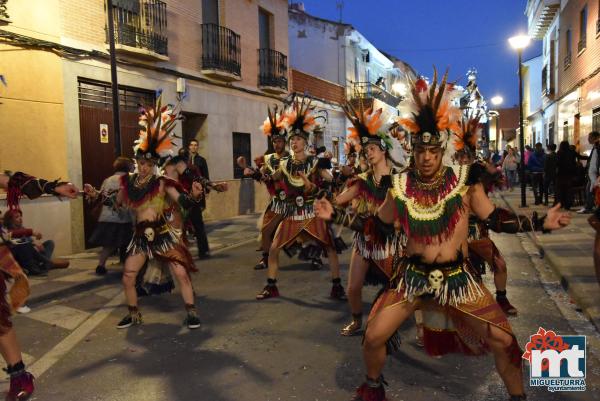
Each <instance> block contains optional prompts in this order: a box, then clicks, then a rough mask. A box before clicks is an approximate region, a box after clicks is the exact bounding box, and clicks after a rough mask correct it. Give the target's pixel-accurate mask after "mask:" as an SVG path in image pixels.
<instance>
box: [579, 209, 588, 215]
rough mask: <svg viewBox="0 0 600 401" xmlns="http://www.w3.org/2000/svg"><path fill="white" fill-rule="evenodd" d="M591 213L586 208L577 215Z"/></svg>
mask: <svg viewBox="0 0 600 401" xmlns="http://www.w3.org/2000/svg"><path fill="white" fill-rule="evenodd" d="M589 212H590V211H589V210H587V209H586V208H581V209H579V210H578V211H577V213H579V214H583V213H589Z"/></svg>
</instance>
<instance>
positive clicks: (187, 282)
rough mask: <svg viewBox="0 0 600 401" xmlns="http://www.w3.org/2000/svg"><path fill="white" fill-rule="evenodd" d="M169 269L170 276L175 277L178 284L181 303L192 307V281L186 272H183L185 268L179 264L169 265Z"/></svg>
mask: <svg viewBox="0 0 600 401" xmlns="http://www.w3.org/2000/svg"><path fill="white" fill-rule="evenodd" d="M169 269H170V270H171V275H172V276H173V277H175V279H176V280H177V282H178V283H179V289H180V291H181V297H182V298H183V302H185V304H186V305H194V303H195V300H194V288H193V287H192V280H191V279H190V275H189V274H188V272H187V271H186V270H185V267H183V266H182V265H180V264H179V263H170V264H169Z"/></svg>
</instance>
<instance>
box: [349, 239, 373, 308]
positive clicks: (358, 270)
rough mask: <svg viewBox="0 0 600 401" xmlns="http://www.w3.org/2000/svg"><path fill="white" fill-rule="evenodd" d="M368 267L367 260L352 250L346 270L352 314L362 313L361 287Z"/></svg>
mask: <svg viewBox="0 0 600 401" xmlns="http://www.w3.org/2000/svg"><path fill="white" fill-rule="evenodd" d="M368 269H369V262H368V261H367V260H365V259H364V258H363V257H362V256H360V255H359V254H358V253H356V250H355V249H353V250H352V256H351V257H350V271H349V272H348V304H349V305H350V312H352V314H353V315H356V314H359V313H362V288H363V283H364V281H365V276H366V275H367V271H368Z"/></svg>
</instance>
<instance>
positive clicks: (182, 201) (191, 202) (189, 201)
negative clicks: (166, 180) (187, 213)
mask: <svg viewBox="0 0 600 401" xmlns="http://www.w3.org/2000/svg"><path fill="white" fill-rule="evenodd" d="M177 203H179V206H181V207H182V208H184V209H190V208H192V207H194V206H196V205H199V204H200V200H195V199H194V198H192V197H191V195H188V194H185V193H180V194H179V198H177Z"/></svg>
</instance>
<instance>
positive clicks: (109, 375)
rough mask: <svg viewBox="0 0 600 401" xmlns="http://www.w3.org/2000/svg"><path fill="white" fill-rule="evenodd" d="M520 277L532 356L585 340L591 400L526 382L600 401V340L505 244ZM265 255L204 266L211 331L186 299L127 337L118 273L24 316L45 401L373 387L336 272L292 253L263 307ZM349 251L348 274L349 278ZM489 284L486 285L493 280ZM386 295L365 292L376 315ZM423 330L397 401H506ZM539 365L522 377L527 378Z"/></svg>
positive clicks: (395, 372)
mask: <svg viewBox="0 0 600 401" xmlns="http://www.w3.org/2000/svg"><path fill="white" fill-rule="evenodd" d="M496 238H497V244H498V246H499V248H500V249H501V251H502V252H503V254H504V255H505V257H506V259H507V262H508V266H509V286H508V290H509V292H508V295H509V297H510V300H511V302H512V303H513V304H514V305H515V306H516V307H517V308H518V309H519V316H518V317H516V318H511V323H512V325H513V328H514V330H515V333H516V334H517V337H518V339H519V342H520V344H521V346H524V345H525V343H526V342H527V340H528V338H529V336H530V335H532V334H534V333H535V332H537V330H538V327H540V326H541V327H544V328H546V329H552V330H555V331H556V332H558V333H559V334H577V333H583V334H587V335H588V352H587V377H586V382H587V386H588V389H587V391H585V392H580V393H550V392H548V391H547V390H546V389H543V388H530V387H529V385H528V384H527V385H526V389H527V392H528V394H529V399H530V400H594V399H600V392H599V391H598V388H599V385H600V363H599V362H598V359H597V358H598V355H597V353H598V351H599V350H600V348H599V347H600V345H598V343H599V342H600V340H599V335H598V333H597V332H596V331H594V330H593V329H592V328H591V325H590V324H589V323H588V322H587V321H586V320H585V319H584V318H583V317H582V316H581V314H580V313H578V311H577V306H576V305H574V304H572V303H571V302H570V301H569V299H568V297H567V296H566V295H565V293H564V291H562V289H561V288H560V285H558V283H557V282H556V281H555V279H554V278H553V277H552V274H551V273H550V270H549V269H548V268H547V267H546V266H545V265H544V262H543V260H541V259H539V257H537V256H536V255H535V254H532V255H530V254H529V252H531V250H532V249H533V247H532V246H531V244H530V243H529V242H528V240H526V239H525V238H524V237H517V236H502V237H496ZM257 255H258V253H257V252H255V250H254V244H246V245H242V246H239V247H234V248H231V249H225V250H222V251H220V252H219V253H217V254H215V255H214V256H213V258H212V259H210V260H209V261H202V262H200V263H199V265H200V267H201V271H200V272H199V273H198V274H196V275H195V276H194V286H195V289H196V292H197V294H198V310H199V314H200V316H201V319H202V322H203V326H202V328H201V329H198V330H193V331H190V330H188V329H187V328H184V327H183V326H182V320H183V318H184V310H183V304H182V301H181V298H180V296H179V295H178V294H177V293H174V294H171V295H167V296H162V297H153V298H144V299H142V300H141V303H140V306H141V310H142V312H143V314H144V324H143V325H141V326H138V327H134V328H131V329H128V330H117V329H116V328H115V325H116V323H117V322H118V321H119V320H120V318H121V317H122V316H123V315H124V314H125V313H126V308H125V307H124V306H123V300H122V296H121V295H120V286H119V282H118V276H117V273H116V272H114V273H113V275H112V277H109V278H108V279H107V283H106V285H105V286H102V287H100V288H92V289H90V290H88V291H85V292H82V293H79V294H76V295H72V296H70V297H68V298H65V299H61V300H58V301H55V302H52V303H49V304H44V305H33V312H32V313H31V314H30V315H21V316H17V317H16V318H15V324H16V327H17V330H18V334H19V338H20V341H21V343H22V345H23V350H24V352H25V353H26V359H28V362H29V365H30V367H31V369H32V370H33V371H34V373H35V374H36V375H37V376H38V378H37V392H36V393H35V396H34V397H33V398H32V399H33V400H43V401H71V400H77V401H81V400H85V401H94V400H102V401H113V400H114V401H117V400H118V401H142V400H143V401H154V400H156V401H167V400H168V401H179V400H190V401H191V400H206V401H246V400H248V401H249V400H261V401H275V400H286V401H287V400H290V401H291V400H294V401H296V400H300V401H309V400H311V401H313V400H314V401H317V400H318V401H326V400H330V401H342V400H345V401H346V400H350V399H351V398H352V395H353V392H354V389H355V387H356V386H357V385H359V384H360V383H361V382H362V380H363V377H364V370H363V365H362V357H361V350H360V343H361V337H360V336H358V337H351V338H346V337H341V336H339V335H338V332H339V329H340V328H341V327H342V326H343V325H344V324H345V323H346V322H347V321H348V316H349V313H348V308H347V306H346V304H345V303H341V302H339V301H334V300H331V299H329V298H328V294H329V289H330V281H329V272H328V271H327V270H322V271H311V270H310V269H309V268H308V265H305V264H302V263H299V262H297V261H296V260H290V259H288V258H287V257H286V256H282V264H283V267H282V269H281V274H280V278H279V288H280V291H281V294H282V297H281V298H279V299H273V300H265V301H260V302H259V301H256V300H255V299H254V296H255V294H256V293H257V292H258V291H259V290H260V289H261V288H262V286H263V285H264V281H265V272H264V271H259V272H256V271H254V270H253V269H252V266H253V265H254V263H255V262H256V258H257ZM348 258H349V254H348V252H346V253H345V254H344V255H343V256H342V258H341V260H342V263H343V266H342V268H343V274H344V280H345V276H346V272H347V263H348ZM490 280H491V277H487V278H486V282H488V283H489V284H490V283H491V281H490ZM375 293H376V289H375V288H372V287H371V288H367V289H365V290H364V291H363V297H364V300H365V303H364V310H365V313H368V307H369V303H370V301H371V300H372V299H373V297H374V295H375ZM414 337H415V328H414V323H413V322H412V321H410V322H406V324H405V326H404V327H403V330H402V338H403V345H402V349H401V352H400V353H399V354H397V355H395V356H394V357H391V358H389V359H388V362H387V365H386V368H385V371H384V374H385V377H386V380H387V381H388V383H389V387H388V388H387V391H388V396H389V399H390V400H393V401H401V400H404V401H408V400H417V401H419V400H505V399H507V396H506V393H505V392H504V389H503V386H502V384H501V382H500V380H499V378H498V376H497V374H496V373H495V369H494V363H493V360H492V358H491V356H485V357H464V356H461V355H452V356H446V357H444V358H441V359H432V358H429V357H428V356H427V355H425V354H424V353H423V351H422V350H421V349H420V348H419V347H417V346H416V344H415V341H414ZM528 377H529V367H528V366H527V367H526V368H525V370H524V378H525V380H527V381H528Z"/></svg>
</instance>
